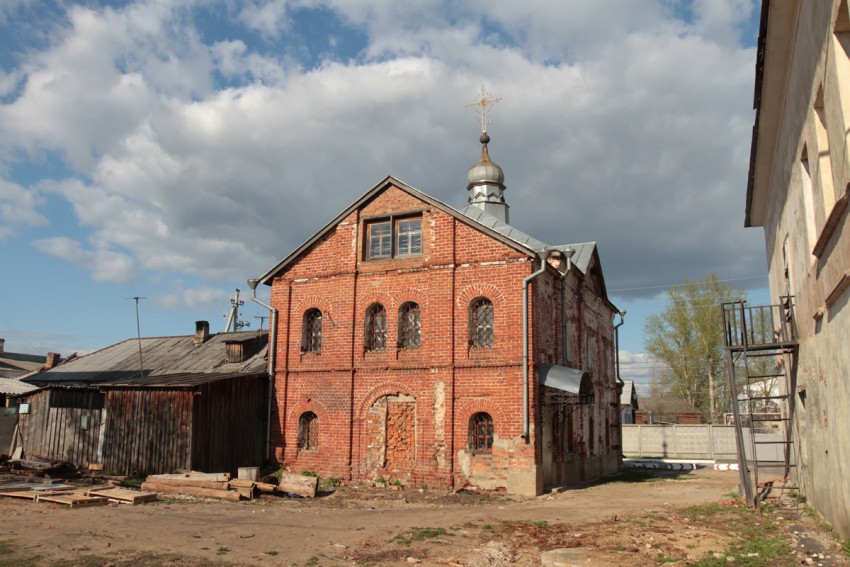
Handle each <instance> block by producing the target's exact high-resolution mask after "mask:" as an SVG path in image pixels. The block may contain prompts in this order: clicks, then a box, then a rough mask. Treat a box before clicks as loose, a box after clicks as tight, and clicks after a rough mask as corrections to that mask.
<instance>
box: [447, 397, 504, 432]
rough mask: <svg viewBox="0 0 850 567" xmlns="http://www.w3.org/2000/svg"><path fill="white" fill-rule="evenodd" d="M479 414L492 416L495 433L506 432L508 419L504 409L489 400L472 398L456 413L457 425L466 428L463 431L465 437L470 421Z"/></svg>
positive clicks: (459, 407)
mask: <svg viewBox="0 0 850 567" xmlns="http://www.w3.org/2000/svg"><path fill="white" fill-rule="evenodd" d="M479 412H484V413H488V414H490V417H492V418H493V430H494V433H498V432H499V430H500V429H501V430H502V431H504V428H505V424H506V423H507V418H506V417H505V412H504V411H503V410H502V407H501V406H500V405H499V404H497V403H496V402H494V401H493V400H491V399H488V398H472V399H468V400H466V401H465V402H463V403H462V404H460V406H458V409H457V411H456V412H455V420H456V421H455V423H457V424H458V425H463V427H464V428H465V429H463V434H464V437H465V436H466V433H467V430H468V428H469V419H470V418H471V417H472V416H473V415H474V414H476V413H479ZM456 430H457V428H456Z"/></svg>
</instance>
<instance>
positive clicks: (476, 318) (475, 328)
mask: <svg viewBox="0 0 850 567" xmlns="http://www.w3.org/2000/svg"><path fill="white" fill-rule="evenodd" d="M469 346H471V347H475V348H491V347H492V346H493V302H492V301H490V300H489V299H487V298H486V297H479V298H477V299H473V300H472V303H470V304H469Z"/></svg>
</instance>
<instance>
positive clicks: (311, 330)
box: [301, 309, 322, 353]
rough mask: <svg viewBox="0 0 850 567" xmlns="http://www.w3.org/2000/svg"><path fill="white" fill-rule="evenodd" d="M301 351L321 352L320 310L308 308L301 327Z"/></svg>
mask: <svg viewBox="0 0 850 567" xmlns="http://www.w3.org/2000/svg"><path fill="white" fill-rule="evenodd" d="M301 351H302V352H316V353H320V352H322V312H321V311H319V310H318V309H308V310H307V311H306V312H305V313H304V321H303V324H302V328H301Z"/></svg>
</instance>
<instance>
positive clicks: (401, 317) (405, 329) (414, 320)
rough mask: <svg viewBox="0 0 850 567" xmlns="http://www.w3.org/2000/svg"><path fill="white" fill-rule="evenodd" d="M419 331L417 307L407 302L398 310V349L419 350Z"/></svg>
mask: <svg viewBox="0 0 850 567" xmlns="http://www.w3.org/2000/svg"><path fill="white" fill-rule="evenodd" d="M420 331H421V323H420V320H419V305H417V304H416V303H413V302H412V301H408V302H407V303H405V304H404V305H402V306H401V309H399V310H398V346H399V348H419V341H420V334H421V333H420Z"/></svg>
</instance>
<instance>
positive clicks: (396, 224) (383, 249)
mask: <svg viewBox="0 0 850 567" xmlns="http://www.w3.org/2000/svg"><path fill="white" fill-rule="evenodd" d="M417 254H422V217H421V216H418V217H411V216H406V217H403V218H394V217H390V218H384V219H381V220H376V221H373V222H368V223H367V224H366V258H367V259H370V260H373V259H381V258H395V257H397V256H415V255H417Z"/></svg>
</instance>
